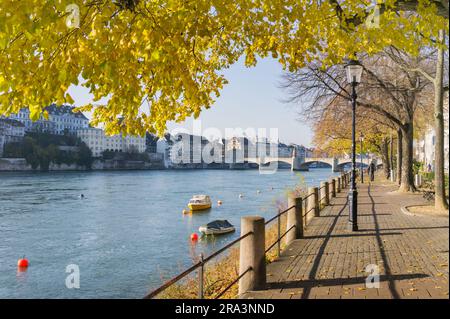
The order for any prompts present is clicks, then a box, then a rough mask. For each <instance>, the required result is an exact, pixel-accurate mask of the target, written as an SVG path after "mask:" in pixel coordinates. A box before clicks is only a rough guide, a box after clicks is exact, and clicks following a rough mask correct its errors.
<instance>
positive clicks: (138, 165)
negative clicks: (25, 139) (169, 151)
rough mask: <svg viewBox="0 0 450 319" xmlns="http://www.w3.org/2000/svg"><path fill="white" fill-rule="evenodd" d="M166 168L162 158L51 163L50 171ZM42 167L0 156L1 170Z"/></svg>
mask: <svg viewBox="0 0 450 319" xmlns="http://www.w3.org/2000/svg"><path fill="white" fill-rule="evenodd" d="M153 169H158V170H160V169H165V167H164V162H163V160H161V159H154V160H150V161H149V162H145V161H131V160H114V159H111V160H94V161H93V163H92V166H91V168H87V167H85V166H82V165H77V164H64V163H62V164H56V163H50V164H49V167H48V171H90V170H94V171H96V170H100V171H101V170H153ZM39 171H40V168H39V167H38V168H36V169H33V167H32V166H31V165H30V164H28V163H27V161H26V159H25V158H0V172H39Z"/></svg>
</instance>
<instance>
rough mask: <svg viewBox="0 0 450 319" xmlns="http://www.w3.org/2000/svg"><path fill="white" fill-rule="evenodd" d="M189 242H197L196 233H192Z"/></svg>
mask: <svg viewBox="0 0 450 319" xmlns="http://www.w3.org/2000/svg"><path fill="white" fill-rule="evenodd" d="M191 240H192V241H197V240H198V235H197V234H196V233H193V234H192V235H191Z"/></svg>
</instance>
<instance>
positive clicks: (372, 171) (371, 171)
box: [369, 162, 375, 182]
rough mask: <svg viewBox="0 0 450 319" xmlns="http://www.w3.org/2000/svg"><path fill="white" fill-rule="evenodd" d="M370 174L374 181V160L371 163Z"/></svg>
mask: <svg viewBox="0 0 450 319" xmlns="http://www.w3.org/2000/svg"><path fill="white" fill-rule="evenodd" d="M369 176H370V181H371V182H373V181H374V180H375V164H374V163H373V162H372V163H370V165H369Z"/></svg>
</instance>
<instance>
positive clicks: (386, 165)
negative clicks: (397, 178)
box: [381, 137, 391, 179]
mask: <svg viewBox="0 0 450 319" xmlns="http://www.w3.org/2000/svg"><path fill="white" fill-rule="evenodd" d="M388 144H389V141H388V138H387V137H384V138H383V141H382V142H381V158H382V160H383V171H384V177H385V178H386V179H389V175H390V172H391V162H390V161H389V145H388Z"/></svg>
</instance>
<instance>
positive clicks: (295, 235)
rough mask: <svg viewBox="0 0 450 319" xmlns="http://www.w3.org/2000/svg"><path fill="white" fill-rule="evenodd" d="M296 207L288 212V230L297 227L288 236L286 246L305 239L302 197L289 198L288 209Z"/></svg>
mask: <svg viewBox="0 0 450 319" xmlns="http://www.w3.org/2000/svg"><path fill="white" fill-rule="evenodd" d="M292 206H295V207H294V208H292V209H290V210H289V211H288V212H287V224H286V230H288V229H290V228H291V227H292V226H295V228H294V229H292V230H290V231H289V232H288V233H287V234H286V245H289V244H290V243H292V242H293V241H294V240H296V239H299V238H302V237H303V200H302V198H301V197H295V196H289V197H288V207H292Z"/></svg>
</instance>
